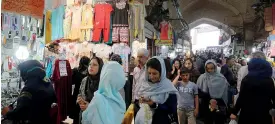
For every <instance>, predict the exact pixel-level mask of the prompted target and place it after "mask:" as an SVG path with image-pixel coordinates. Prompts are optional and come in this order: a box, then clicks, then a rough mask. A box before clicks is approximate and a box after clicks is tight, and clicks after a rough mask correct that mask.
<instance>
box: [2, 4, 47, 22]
mask: <svg viewBox="0 0 275 124" xmlns="http://www.w3.org/2000/svg"><path fill="white" fill-rule="evenodd" d="M1 7H2V9H1V10H2V11H6V12H12V13H18V14H22V15H26V16H32V17H35V18H43V11H44V0H2V6H1Z"/></svg>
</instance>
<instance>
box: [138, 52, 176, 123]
mask: <svg viewBox="0 0 275 124" xmlns="http://www.w3.org/2000/svg"><path fill="white" fill-rule="evenodd" d="M138 96H139V97H140V99H139V103H138V106H139V107H140V109H139V110H138V112H137V115H136V116H135V124H171V123H173V122H176V123H177V122H178V118H177V96H178V91H177V89H176V88H175V87H174V86H173V84H172V83H171V81H170V80H169V79H167V77H166V69H165V63H164V60H163V59H162V58H160V57H153V58H152V59H150V60H149V61H148V62H147V63H146V74H145V81H144V82H143V83H142V84H141V87H140V89H139V92H138Z"/></svg>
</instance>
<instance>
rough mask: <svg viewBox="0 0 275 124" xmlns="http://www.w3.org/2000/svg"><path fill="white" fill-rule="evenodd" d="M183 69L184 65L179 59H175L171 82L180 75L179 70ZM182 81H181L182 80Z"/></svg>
mask: <svg viewBox="0 0 275 124" xmlns="http://www.w3.org/2000/svg"><path fill="white" fill-rule="evenodd" d="M181 68H182V63H181V61H180V60H179V59H174V61H173V65H172V71H171V78H170V79H171V80H172V81H173V80H174V79H175V78H176V77H177V76H178V73H179V70H180V69H181ZM180 80H181V79H180Z"/></svg>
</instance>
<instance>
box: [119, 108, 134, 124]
mask: <svg viewBox="0 0 275 124" xmlns="http://www.w3.org/2000/svg"><path fill="white" fill-rule="evenodd" d="M134 106H135V105H134V104H131V105H130V106H129V108H128V109H127V111H126V113H125V114H124V118H123V121H122V124H131V123H132V121H133V120H134Z"/></svg>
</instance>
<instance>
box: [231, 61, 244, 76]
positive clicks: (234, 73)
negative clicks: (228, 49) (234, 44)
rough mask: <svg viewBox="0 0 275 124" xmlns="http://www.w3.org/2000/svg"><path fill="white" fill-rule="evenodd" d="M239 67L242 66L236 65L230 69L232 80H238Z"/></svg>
mask: <svg viewBox="0 0 275 124" xmlns="http://www.w3.org/2000/svg"><path fill="white" fill-rule="evenodd" d="M241 67H242V66H241V65H240V64H237V63H236V64H234V65H233V66H232V67H231V68H230V69H231V71H232V73H233V76H234V79H236V80H237V78H238V71H239V70H240V68H241Z"/></svg>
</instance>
